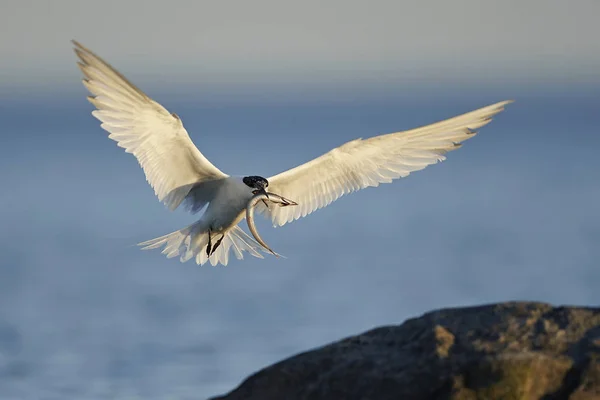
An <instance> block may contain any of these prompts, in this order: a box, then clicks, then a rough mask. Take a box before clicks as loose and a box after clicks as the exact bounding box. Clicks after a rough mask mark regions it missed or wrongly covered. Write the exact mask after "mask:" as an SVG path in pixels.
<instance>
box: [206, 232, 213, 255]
mask: <svg viewBox="0 0 600 400" xmlns="http://www.w3.org/2000/svg"><path fill="white" fill-rule="evenodd" d="M210 236H211V235H210V230H209V231H208V245H207V246H206V255H207V256H208V257H210V255H211V254H212V251H211V248H212V245H211V237H210Z"/></svg>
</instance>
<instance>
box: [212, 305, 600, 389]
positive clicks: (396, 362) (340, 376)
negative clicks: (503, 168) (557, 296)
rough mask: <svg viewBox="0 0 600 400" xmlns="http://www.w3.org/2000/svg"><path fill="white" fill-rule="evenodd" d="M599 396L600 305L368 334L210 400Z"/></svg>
mask: <svg viewBox="0 0 600 400" xmlns="http://www.w3.org/2000/svg"><path fill="white" fill-rule="evenodd" d="M242 399H243V400H259V399H260V400H300V399H303V400H305V399H306V400H308V399H310V400H325V399H327V400H359V399H360V400H367V399H368V400H388V399H389V400H392V399H394V400H398V399H402V400H412V399H415V400H416V399H428V400H429V399H440V400H441V399H455V400H480V399H481V400H487V399H503V400H512V399H520V400H529V399H541V400H559V399H572V400H591V399H600V308H584V307H552V306H551V305H549V304H542V303H524V302H514V303H502V304H494V305H484V306H478V307H467V308H451V309H443V310H439V311H433V312H430V313H427V314H425V315H423V316H421V317H419V318H413V319H409V320H407V321H406V322H404V323H403V324H402V325H397V326H385V327H380V328H376V329H373V330H371V331H368V332H365V333H363V334H360V335H358V336H352V337H349V338H346V339H343V340H341V341H339V342H335V343H332V344H329V345H327V346H324V347H321V348H318V349H315V350H312V351H308V352H306V353H302V354H299V355H296V356H294V357H291V358H288V359H286V360H284V361H281V362H279V363H277V364H274V365H272V366H270V367H267V368H265V369H263V370H261V371H259V372H257V373H256V374H254V375H252V376H250V377H249V378H247V379H246V380H245V381H244V382H243V383H242V384H241V385H240V386H239V387H238V388H237V389H235V390H233V391H232V392H230V393H229V394H227V395H224V396H221V397H215V398H213V400H242Z"/></svg>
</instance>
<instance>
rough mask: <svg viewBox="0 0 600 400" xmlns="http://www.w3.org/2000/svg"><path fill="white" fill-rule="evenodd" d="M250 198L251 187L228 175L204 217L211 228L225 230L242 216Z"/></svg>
mask: <svg viewBox="0 0 600 400" xmlns="http://www.w3.org/2000/svg"><path fill="white" fill-rule="evenodd" d="M251 198H252V189H251V188H249V187H248V186H246V185H245V184H244V183H243V182H242V181H241V180H240V179H239V178H236V177H229V178H227V179H225V180H224V182H223V184H222V185H220V187H219V189H218V190H217V193H216V195H215V197H214V199H213V200H212V201H211V202H210V205H209V206H208V208H207V209H206V214H205V215H204V218H205V219H206V221H207V222H209V223H210V225H211V227H212V229H213V230H226V229H228V228H230V227H231V226H233V225H235V224H237V223H238V222H239V221H240V220H241V219H242V218H243V212H244V210H245V209H246V205H247V204H248V201H249V200H250V199H251Z"/></svg>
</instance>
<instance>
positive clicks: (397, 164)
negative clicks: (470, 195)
mask: <svg viewBox="0 0 600 400" xmlns="http://www.w3.org/2000/svg"><path fill="white" fill-rule="evenodd" d="M511 102H512V101H502V102H499V103H496V104H492V105H490V106H487V107H484V108H480V109H479V110H475V111H472V112H469V113H466V114H463V115H459V116H457V117H454V118H450V119H447V120H444V121H440V122H437V123H435V124H431V125H426V126H423V127H420V128H416V129H412V130H409V131H404V132H397V133H390V134H387V135H380V136H375V137H372V138H369V139H366V140H362V139H356V140H353V141H350V142H348V143H346V144H344V145H342V146H340V147H338V148H336V149H333V150H331V151H330V152H328V153H326V154H324V155H322V156H320V157H317V158H315V159H314V160H312V161H309V162H307V163H306V164H303V165H300V166H298V167H296V168H293V169H290V170H288V171H285V172H282V173H280V174H278V175H275V176H273V177H271V178H268V181H269V189H268V190H269V192H272V193H277V194H279V195H281V196H284V197H286V198H288V199H291V200H293V201H295V202H297V203H298V205H297V206H294V207H269V208H267V207H265V206H264V205H262V204H261V205H258V206H257V207H259V209H258V210H259V211H260V212H261V213H262V214H264V215H265V216H267V217H268V218H270V219H271V220H272V222H273V226H281V225H284V224H286V223H288V222H292V221H294V220H297V219H299V218H300V217H304V216H306V215H308V214H310V213H312V212H313V211H315V210H317V209H319V208H322V207H325V206H327V205H329V204H330V203H332V202H333V201H335V200H337V199H338V198H340V197H341V196H343V195H345V194H347V193H352V192H355V191H357V190H360V189H363V188H366V187H369V186H379V184H380V183H389V182H391V181H392V180H393V179H397V178H403V177H405V176H408V175H409V174H410V173H411V172H413V171H418V170H421V169H423V168H425V167H426V166H428V165H430V164H435V163H437V162H439V161H443V160H445V157H444V154H446V153H447V152H448V151H451V150H455V149H457V148H458V147H460V143H461V142H463V141H465V140H467V139H469V138H471V137H473V136H474V135H475V134H476V130H477V129H479V128H481V127H482V126H484V125H486V124H487V123H489V122H490V121H491V118H492V117H493V116H494V115H496V114H497V113H499V112H501V111H502V110H504V106H505V105H506V104H508V103H511Z"/></svg>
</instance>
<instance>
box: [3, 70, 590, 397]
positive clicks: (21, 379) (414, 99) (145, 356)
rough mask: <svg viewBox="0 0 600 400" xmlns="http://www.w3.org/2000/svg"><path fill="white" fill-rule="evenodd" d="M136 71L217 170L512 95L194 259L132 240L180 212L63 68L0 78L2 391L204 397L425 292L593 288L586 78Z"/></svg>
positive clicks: (461, 300)
mask: <svg viewBox="0 0 600 400" xmlns="http://www.w3.org/2000/svg"><path fill="white" fill-rule="evenodd" d="M134 81H135V79H134ZM144 89H145V90H147V91H148V93H149V94H150V95H151V96H152V97H154V98H155V99H156V100H157V101H159V102H160V103H162V104H163V105H165V107H167V108H168V109H169V110H170V111H173V112H176V113H178V114H179V116H180V117H181V118H182V120H183V122H184V125H185V126H186V128H187V129H188V131H189V132H190V135H191V137H192V140H193V141H194V142H195V144H196V145H197V146H198V147H199V148H200V149H201V150H202V151H203V153H204V154H205V155H206V156H207V157H208V158H209V159H211V160H212V161H213V162H214V163H215V165H217V166H218V167H219V168H221V169H222V170H223V171H225V172H227V173H230V174H239V175H242V174H257V175H263V176H269V175H272V174H275V173H278V172H280V171H281V170H285V169H287V168H291V167H293V166H296V165H298V164H300V163H303V162H305V161H308V160H310V159H312V158H314V157H316V156H318V155H320V154H322V153H324V152H326V151H328V150H330V149H331V148H333V147H336V146H338V145H341V144H342V143H344V142H346V141H348V140H351V139H354V138H357V137H369V136H373V135H377V134H382V133H389V132H395V131H399V130H404V129H410V128H413V127H417V126H420V125H424V124H428V123H432V122H435V121H438V120H441V119H445V118H448V117H452V116H455V115H458V114H461V113H463V112H468V111H471V110H474V109H476V108H479V107H482V106H485V105H488V104H492V103H494V102H496V101H500V100H505V99H508V98H514V99H515V100H516V102H515V103H514V104H512V105H510V106H508V107H507V109H506V111H504V112H503V113H501V114H499V115H498V116H497V117H496V118H495V119H494V121H493V122H492V123H491V124H490V125H487V126H486V127H484V128H483V129H482V130H481V132H480V134H479V135H478V136H476V137H475V138H473V139H471V140H469V141H467V142H466V143H465V145H464V146H463V147H462V148H461V149H459V150H457V151H455V152H452V153H450V154H449V155H448V160H447V161H445V162H444V163H442V164H438V165H434V166H431V167H428V168H426V169H425V170H423V171H420V172H417V173H413V174H412V175H410V176H409V177H408V178H406V179H403V180H399V181H395V182H394V183H393V184H391V185H382V186H380V187H379V188H376V189H373V188H371V189H367V190H364V191H361V192H359V193H356V194H353V195H350V196H347V197H343V198H342V199H340V200H338V201H337V202H335V203H334V204H333V205H331V206H329V207H327V208H325V209H323V210H320V211H318V212H316V213H314V214H312V215H310V216H309V217H307V218H304V219H302V220H300V221H297V222H295V223H293V224H289V225H286V226H284V227H282V228H277V230H274V229H272V228H271V227H270V225H269V224H268V223H267V222H266V221H260V222H261V223H260V225H259V229H260V232H261V234H262V236H263V237H264V238H265V240H266V241H267V243H269V244H270V245H271V246H272V247H273V249H275V250H276V251H278V252H280V253H281V254H284V255H285V256H287V257H288V258H287V259H276V258H274V257H268V256H267V257H266V258H265V259H264V260H260V259H255V258H252V257H246V259H245V260H243V261H236V260H234V262H231V263H230V265H229V266H227V267H211V266H203V267H198V266H197V265H195V264H193V263H191V262H188V263H186V264H181V263H179V261H178V260H177V259H171V260H168V259H166V258H165V257H164V256H163V255H161V254H160V252H159V251H150V252H142V251H140V250H138V248H137V247H135V246H133V245H135V244H136V243H138V242H140V241H143V240H147V239H150V238H154V237H156V236H159V235H163V234H165V233H168V232H171V231H173V230H176V229H179V228H181V227H183V226H185V225H187V224H189V223H190V222H192V221H194V220H195V219H196V218H197V216H193V215H188V214H186V213H184V212H182V211H178V212H174V213H171V212H169V211H168V210H166V208H165V207H164V206H163V205H162V204H160V203H159V202H158V201H157V199H156V198H155V197H154V194H153V191H152V189H151V188H150V187H149V186H148V185H147V183H146V182H145V179H144V176H143V173H142V170H141V169H140V168H139V167H138V165H137V162H136V160H135V159H134V158H133V157H132V156H131V155H129V154H126V153H124V152H123V151H122V149H120V148H118V147H117V146H116V144H115V143H114V142H112V141H110V140H109V139H107V137H106V136H107V135H106V134H105V132H104V131H103V130H101V129H100V127H99V123H98V121H96V120H95V119H94V118H93V117H92V116H91V115H90V111H91V110H92V107H91V105H89V104H88V103H87V102H86V101H85V95H86V93H85V92H84V90H83V88H81V90H80V91H74V92H64V93H61V92H60V91H58V90H56V91H50V92H47V93H46V94H45V95H40V96H32V97H28V96H26V95H24V94H23V93H21V94H19V95H16V94H15V95H11V94H10V93H6V92H5V93H3V94H1V95H0V132H1V137H2V145H1V146H0V181H1V182H2V188H3V189H2V191H0V222H1V226H2V228H1V229H0V251H1V254H2V258H1V259H0V398H2V399H134V398H143V399H172V398H178V399H188V398H189V399H198V398H206V397H209V396H211V395H216V394H220V393H223V392H226V391H228V390H230V389H233V388H234V387H235V386H236V385H237V384H238V383H239V382H240V381H241V380H242V379H243V378H244V377H246V376H247V375H249V374H250V373H253V372H255V371H256V370H257V369H259V368H262V367H264V366H266V365H268V364H270V363H273V362H276V361H279V360H280V359H282V358H284V357H287V356H290V355H293V354H295V353H297V352H300V351H304V350H307V349H309V348H312V347H315V346H319V345H323V344H325V343H327V342H330V341H333V340H337V339H340V338H342V337H344V336H348V335H351V334H355V333H359V332H362V331H364V330H367V329H370V328H373V327H375V326H377V325H382V324H396V323H401V322H402V321H403V320H405V319H406V318H409V317H412V316H416V315H418V314H420V313H423V312H425V311H428V310H430V309H432V308H439V307H449V306H458V305H471V304H480V303H486V302H494V301H506V300H536V301H545V302H550V303H554V304H563V303H568V304H587V305H598V304H599V303H600V290H598V288H599V287H600V265H599V262H598V260H599V259H600V206H599V205H600V184H599V182H600V166H599V165H598V151H599V149H600V132H599V130H600V129H599V126H600V125H599V123H598V116H599V115H600V86H598V85H596V86H594V85H590V86H587V87H585V86H576V87H568V86H567V85H556V86H555V87H552V86H550V87H549V88H545V89H544V88H541V87H537V88H528V87H525V86H522V87H516V86H513V87H502V86H495V87H490V88H487V87H481V88H478V89H477V90H475V89H465V90H455V91H450V90H442V89H440V90H435V88H433V89H430V90H428V91H426V92H411V90H406V91H399V92H398V93H397V94H392V93H391V91H389V92H381V93H370V94H369V95H363V94H361V93H360V92H353V91H352V90H345V91H343V92H341V93H340V95H339V97H337V98H336V94H335V93H333V92H332V93H329V94H328V95H327V96H323V97H322V98H321V97H319V96H320V94H319V93H312V94H311V93H307V92H297V93H296V95H295V96H291V97H286V96H285V95H284V94H282V93H279V94H270V93H266V92H262V93H260V92H259V93H252V92H251V91H246V92H243V93H242V94H240V95H239V96H235V95H234V94H231V93H230V94H228V95H221V96H220V97H219V95H217V94H215V93H213V92H210V93H203V92H202V90H201V88H199V89H198V91H197V92H198V93H199V94H196V95H193V94H191V93H193V90H188V91H186V92H185V94H181V93H178V92H177V91H176V90H175V91H171V92H167V91H162V92H161V91H160V90H154V91H152V90H149V89H147V88H146V87H144ZM244 229H246V227H245V226H244Z"/></svg>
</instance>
